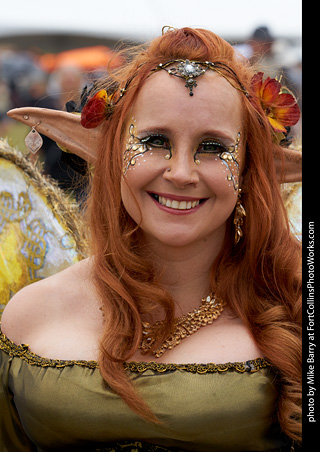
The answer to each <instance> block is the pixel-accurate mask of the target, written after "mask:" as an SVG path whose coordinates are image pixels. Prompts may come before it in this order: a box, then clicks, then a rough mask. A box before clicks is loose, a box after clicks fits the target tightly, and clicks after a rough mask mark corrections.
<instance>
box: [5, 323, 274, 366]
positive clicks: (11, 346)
mask: <svg viewBox="0 0 320 452" xmlns="http://www.w3.org/2000/svg"><path fill="white" fill-rule="evenodd" d="M0 350H3V351H4V352H5V353H7V354H8V355H10V356H12V357H14V358H20V359H22V360H23V361H26V362H27V363H28V364H30V365H32V366H39V367H57V368H63V367H68V366H74V365H77V366H82V367H88V368H89V369H95V368H98V367H99V363H98V362H97V361H94V360H92V361H85V360H62V359H50V358H44V357H41V356H39V355H36V354H35V353H33V352H31V351H30V350H29V346H28V345H26V344H20V345H16V344H15V343H14V342H12V341H11V340H10V339H8V338H7V337H6V335H5V334H3V333H2V332H1V330H0ZM266 367H271V363H270V362H269V361H268V360H266V359H265V358H256V359H251V360H248V361H244V362H234V363H224V364H214V363H208V364H196V363H193V364H175V363H168V364H167V363H156V362H154V361H151V362H135V361H130V362H125V363H124V368H125V370H128V371H130V372H134V373H140V374H141V373H143V372H146V371H148V370H151V371H153V372H157V373H164V372H173V371H176V370H180V371H186V372H191V373H197V374H207V373H217V372H219V373H221V372H227V371H229V370H231V371H232V370H233V371H237V372H240V373H244V372H251V373H252V372H257V371H258V370H260V369H263V368H266Z"/></svg>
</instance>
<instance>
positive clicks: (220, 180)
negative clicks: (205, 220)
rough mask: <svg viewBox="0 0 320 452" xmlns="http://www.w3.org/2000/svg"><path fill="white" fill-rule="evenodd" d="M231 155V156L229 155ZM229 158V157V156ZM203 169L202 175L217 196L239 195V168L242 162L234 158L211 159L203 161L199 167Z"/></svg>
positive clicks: (220, 157)
mask: <svg viewBox="0 0 320 452" xmlns="http://www.w3.org/2000/svg"><path fill="white" fill-rule="evenodd" d="M229 155H230V154H229ZM228 157H229V156H228ZM200 166H201V167H202V168H201V170H202V173H203V175H204V177H205V178H206V180H207V181H209V182H208V184H209V185H211V186H212V191H213V192H215V193H216V194H217V195H219V194H220V195H221V196H222V195H228V194H233V195H237V193H238V188H239V166H240V162H239V161H236V160H235V159H234V158H233V157H231V156H230V157H229V158H226V156H225V158H222V156H218V155H217V156H215V157H213V160H212V157H210V161H208V158H207V159H203V160H201V163H200V165H199V168H200Z"/></svg>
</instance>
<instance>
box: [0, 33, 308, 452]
mask: <svg viewBox="0 0 320 452" xmlns="http://www.w3.org/2000/svg"><path fill="white" fill-rule="evenodd" d="M254 76H255V71H254V68H252V67H251V66H250V65H249V64H248V63H247V62H246V61H245V60H242V59H241V58H239V55H236V54H235V53H234V50H233V48H232V47H231V46H230V45H229V44H228V43H227V42H225V41H224V40H222V39H221V38H219V37H218V36H217V35H215V34H213V33H212V32H210V31H206V30H202V29H190V28H183V29H179V30H175V29H169V30H168V31H167V32H166V33H163V35H162V36H160V37H159V38H157V39H155V40H154V41H152V42H151V43H150V44H148V45H146V46H143V47H139V48H133V49H129V50H128V63H127V64H124V65H123V66H122V67H121V68H120V69H118V70H117V71H115V72H114V73H112V75H110V78H108V79H107V80H102V81H101V83H98V84H97V85H96V86H94V87H93V89H92V90H91V91H89V92H86V93H84V95H83V97H82V106H83V109H82V115H81V118H80V117H79V116H78V117H77V118H78V119H77V120H75V115H72V114H70V113H64V114H63V115H62V114H59V115H57V113H56V112H53V113H50V112H48V111H41V110H39V109H21V110H18V111H17V110H15V111H13V112H11V113H10V115H11V116H14V117H16V118H17V119H19V120H21V121H23V122H28V121H29V122H30V118H32V121H33V119H35V122H34V124H36V123H38V122H39V121H40V123H39V125H38V126H37V130H38V131H39V132H40V133H46V134H48V136H51V138H54V139H56V140H57V141H62V143H63V145H64V146H65V145H66V146H67V148H68V146H70V148H68V149H69V151H74V152H76V153H78V154H79V155H81V156H83V155H85V156H86V158H87V159H88V161H90V162H91V164H92V162H93V164H94V168H93V170H92V173H93V176H92V180H91V192H90V195H89V198H88V202H87V210H86V215H87V219H88V227H89V228H90V237H91V252H92V255H91V256H90V257H89V258H88V259H85V260H83V261H81V262H80V263H78V264H75V265H73V266H71V267H70V268H68V269H67V270H64V271H63V272H60V273H58V274H57V275H55V276H52V277H50V278H47V279H44V280H42V281H40V282H37V283H35V284H32V285H31V286H28V287H25V288H24V289H22V290H21V291H20V292H18V293H17V294H16V295H15V296H14V297H13V298H12V299H11V301H10V302H9V304H8V305H7V307H6V309H5V311H4V314H3V318H2V332H3V334H2V335H1V342H0V344H1V349H2V352H1V359H2V360H3V364H2V369H3V372H4V377H3V378H2V379H1V381H5V382H8V383H5V384H4V385H3V388H2V393H0V394H2V399H1V403H2V401H3V406H4V409H3V410H2V412H1V415H0V416H2V418H1V417H0V419H1V428H2V431H3V432H4V434H3V436H2V438H3V439H1V440H0V441H2V442H3V447H2V450H4V451H9V450H11V449H10V445H11V444H14V445H15V450H17V451H33V450H36V449H37V450H40V449H41V450H42V451H49V450H52V449H54V450H66V449H68V450H73V449H77V450H84V451H94V450H95V451H98V450H103V451H113V450H114V451H120V450H130V451H133V450H134V451H136V450H142V451H180V452H182V451H188V450H189V451H191V450H192V451H194V452H196V451H197V452H205V451H208V452H209V451H210V452H221V451H222V450H224V451H230V452H240V451H241V452H244V451H247V452H248V451H257V450H259V451H266V452H267V451H269V452H270V451H271V450H272V451H274V452H275V451H282V452H285V451H289V450H299V442H300V440H301V369H300V367H301V336H300V332H301V297H300V290H301V279H300V244H299V243H298V241H297V239H296V238H295V236H294V235H293V234H292V232H291V230H290V225H289V221H288V218H287V214H286V211H285V208H284V205H283V202H282V198H281V192H280V183H281V182H283V181H286V180H297V179H298V178H299V170H298V172H297V171H296V170H297V167H299V156H298V157H296V154H295V152H294V151H288V150H287V149H286V145H287V144H288V140H287V131H288V129H287V128H286V127H288V126H290V125H293V124H294V123H295V122H297V121H298V119H299V111H298V108H297V106H296V102H295V99H294V98H293V97H292V96H291V95H289V94H288V93H287V92H286V93H283V91H282V88H281V86H280V84H279V85H278V82H277V81H272V82H271V85H272V89H273V91H272V96H273V98H272V102H273V105H272V109H270V108H268V111H266V109H265V103H264V101H265V99H266V94H267V93H268V88H266V87H267V86H270V80H267V81H266V83H265V84H264V83H263V76H260V75H259V76H258V77H257V76H255V78H253V77H254ZM257 79H258V80H259V83H260V82H261V83H260V84H259V87H260V88H261V89H260V88H259V89H258V87H257ZM252 80H253V82H252ZM262 87H264V88H263V90H262ZM265 88H266V89H265ZM278 88H279V89H278ZM262 91H263V92H262ZM283 94H285V96H284V97H283ZM281 96H282V97H281ZM268 101H270V102H271V100H270V98H268ZM277 108H281V114H280V115H278V113H279V110H275V109H277ZM271 111H272V112H275V111H276V112H277V124H278V123H279V124H280V123H281V124H282V125H283V126H285V127H284V129H281V130H279V126H278V125H277V129H274V128H273V125H274V123H273V121H270V112H271ZM268 115H269V116H268ZM26 118H28V119H26ZM76 121H78V122H77V123H76ZM281 121H282V122H281ZM68 124H70V125H72V127H71V128H68ZM281 124H280V125H281ZM281 127H282V126H281ZM85 129H86V133H87V135H85V134H84V130H85ZM86 143H90V146H89V144H87V145H86ZM288 156H289V157H288ZM292 156H293V157H292ZM295 162H297V164H295ZM297 174H298V176H297ZM24 344H28V346H26V345H24ZM12 394H13V396H14V397H13V398H12ZM88 401H89V402H88ZM65 407H67V408H65ZM39 425H43V428H39Z"/></svg>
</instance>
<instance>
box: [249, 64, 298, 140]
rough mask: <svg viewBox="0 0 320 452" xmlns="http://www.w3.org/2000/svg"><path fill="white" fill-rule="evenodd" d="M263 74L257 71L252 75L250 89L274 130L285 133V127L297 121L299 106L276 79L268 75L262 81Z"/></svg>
mask: <svg viewBox="0 0 320 452" xmlns="http://www.w3.org/2000/svg"><path fill="white" fill-rule="evenodd" d="M263 75H264V74H263V72H258V73H257V74H255V75H254V76H253V77H252V81H251V88H252V91H253V93H254V95H255V97H256V99H258V101H259V102H260V104H261V107H262V109H263V111H264V112H265V115H266V116H267V118H268V120H269V123H270V124H271V126H272V128H273V129H274V131H275V132H282V133H285V134H286V133H287V130H286V127H290V126H293V125H294V124H296V123H297V122H298V121H299V118H300V109H299V106H298V104H297V102H296V99H295V98H294V96H293V95H292V94H291V93H289V92H288V91H287V90H285V89H284V88H283V87H282V86H281V83H280V82H278V80H276V79H275V78H272V79H271V78H270V77H268V78H266V80H265V81H263Z"/></svg>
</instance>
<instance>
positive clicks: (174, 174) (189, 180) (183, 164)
mask: <svg viewBox="0 0 320 452" xmlns="http://www.w3.org/2000/svg"><path fill="white" fill-rule="evenodd" d="M163 177H164V179H165V180H167V181H170V182H172V183H173V184H174V185H175V186H176V187H177V188H184V187H186V186H190V185H194V186H197V185H198V183H199V180H200V179H199V172H198V165H197V164H196V163H195V160H194V157H193V156H192V155H190V154H187V153H185V152H181V153H179V152H176V153H173V155H172V157H171V158H170V159H169V160H168V167H167V169H166V171H165V172H164V174H163Z"/></svg>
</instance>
